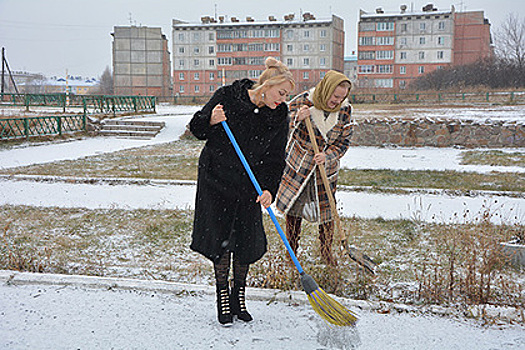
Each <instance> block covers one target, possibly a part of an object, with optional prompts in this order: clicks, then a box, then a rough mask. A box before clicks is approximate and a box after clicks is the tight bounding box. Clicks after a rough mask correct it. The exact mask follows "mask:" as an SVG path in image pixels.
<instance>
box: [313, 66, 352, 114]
mask: <svg viewBox="0 0 525 350" xmlns="http://www.w3.org/2000/svg"><path fill="white" fill-rule="evenodd" d="M343 81H348V82H349V83H350V86H352V83H351V82H350V79H348V78H347V77H346V76H345V75H344V74H342V73H339V72H336V71H335V70H330V71H328V72H326V74H325V76H324V78H323V80H321V81H320V82H319V84H317V86H316V87H315V91H314V94H313V96H312V100H313V102H314V106H315V108H317V109H321V110H323V111H325V112H336V111H338V110H339V109H340V108H341V104H342V103H343V102H342V101H341V103H340V104H339V105H338V106H336V107H335V108H334V109H330V108H328V106H327V105H326V103H327V102H328V100H329V99H330V97H332V94H333V93H334V90H335V88H336V87H337V86H338V85H339V84H341V83H342V82H343ZM349 94H350V89H348V93H347V94H346V96H345V98H346V97H348V95H349ZM343 101H344V99H343Z"/></svg>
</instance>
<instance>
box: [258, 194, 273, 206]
mask: <svg viewBox="0 0 525 350" xmlns="http://www.w3.org/2000/svg"><path fill="white" fill-rule="evenodd" d="M257 203H261V205H262V206H263V207H264V208H265V209H267V208H268V207H269V206H270V205H272V194H271V193H270V192H269V191H267V190H264V191H263V193H262V194H261V195H260V196H259V197H257Z"/></svg>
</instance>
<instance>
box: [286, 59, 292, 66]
mask: <svg viewBox="0 0 525 350" xmlns="http://www.w3.org/2000/svg"><path fill="white" fill-rule="evenodd" d="M286 65H287V66H288V67H291V66H293V58H287V59H286Z"/></svg>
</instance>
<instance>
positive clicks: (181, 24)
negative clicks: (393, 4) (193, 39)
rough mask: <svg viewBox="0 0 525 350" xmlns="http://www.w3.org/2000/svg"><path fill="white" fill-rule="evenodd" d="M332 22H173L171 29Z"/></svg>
mask: <svg viewBox="0 0 525 350" xmlns="http://www.w3.org/2000/svg"><path fill="white" fill-rule="evenodd" d="M332 22H333V18H330V19H310V20H306V21H304V20H301V19H294V20H289V21H285V20H280V21H279V20H275V21H270V20H264V21H253V22H251V21H246V20H245V21H240V20H239V22H231V21H228V22H227V21H226V20H225V21H224V22H222V23H221V22H208V23H202V22H201V23H189V22H181V21H179V20H173V23H172V27H173V28H177V27H180V28H187V27H194V28H198V27H232V26H236V27H243V26H269V25H276V26H277V25H278V26H283V25H302V24H309V25H311V24H330V23H332Z"/></svg>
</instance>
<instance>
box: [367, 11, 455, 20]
mask: <svg viewBox="0 0 525 350" xmlns="http://www.w3.org/2000/svg"><path fill="white" fill-rule="evenodd" d="M453 12H454V10H453V9H452V10H437V11H405V12H389V13H375V12H374V13H372V12H370V13H368V12H364V11H362V12H361V13H360V14H359V17H360V18H390V17H405V16H434V15H450V14H452V13H453Z"/></svg>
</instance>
